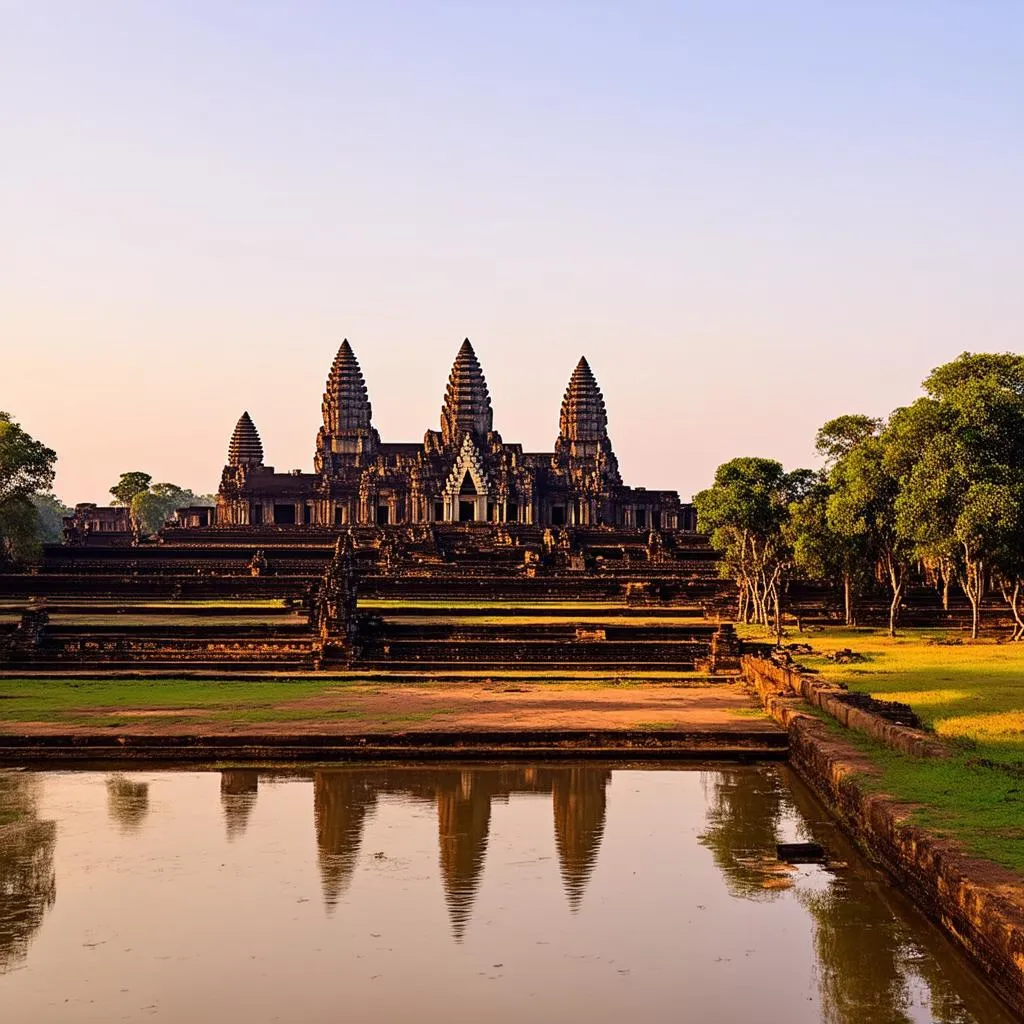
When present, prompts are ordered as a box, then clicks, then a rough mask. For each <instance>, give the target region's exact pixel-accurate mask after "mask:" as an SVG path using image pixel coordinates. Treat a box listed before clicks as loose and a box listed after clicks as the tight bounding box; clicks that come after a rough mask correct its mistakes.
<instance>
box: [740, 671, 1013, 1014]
mask: <svg viewBox="0 0 1024 1024" xmlns="http://www.w3.org/2000/svg"><path fill="white" fill-rule="evenodd" d="M743 672H744V676H745V678H746V679H747V681H748V682H749V683H750V684H751V686H753V688H754V690H755V691H756V692H757V694H758V696H759V697H760V699H761V701H762V703H763V704H764V706H765V708H766V710H767V711H768V713H769V714H770V715H771V716H772V717H773V718H774V719H775V721H777V722H778V723H779V724H780V725H782V726H784V727H785V728H786V730H787V732H788V733H789V746H790V762H791V763H792V764H793V766H794V767H795V768H796V770H797V771H798V772H799V773H800V775H801V776H802V777H803V778H804V779H805V781H807V782H808V783H809V784H810V785H811V787H812V788H813V789H814V790H815V792H816V793H817V794H818V795H819V797H821V798H822V799H823V800H824V801H825V803H826V804H827V805H828V806H829V807H830V808H831V809H832V810H833V811H834V812H835V813H836V815H837V816H838V817H839V818H840V820H841V821H842V822H843V824H844V825H845V826H846V828H847V830H848V831H849V832H850V833H851V834H852V835H853V836H854V838H855V839H856V840H857V841H858V843H859V844H860V845H861V846H862V847H863V848H864V849H865V850H866V851H867V852H868V854H869V855H870V856H872V857H873V858H874V859H875V860H876V861H877V862H878V863H880V864H881V865H882V866H883V867H884V868H885V869H886V870H887V871H888V872H889V873H890V874H891V875H892V876H893V877H894V878H895V879H896V880H897V881H898V882H899V884H900V885H901V886H902V887H903V889H904V890H905V891H906V892H908V893H909V894H910V895H911V896H912V897H913V898H914V900H915V901H916V903H917V904H918V906H919V907H921V908H922V910H924V911H925V913H927V914H928V916H929V917H931V918H932V919H933V920H934V921H935V922H936V923H937V924H939V925H940V926H941V927H942V928H943V930H944V931H945V932H946V933H947V935H949V936H950V937H951V938H952V939H953V940H954V941H955V942H956V943H957V944H958V945H959V946H960V947H961V948H962V949H964V950H965V951H966V953H967V954H968V955H969V956H970V958H971V959H972V960H973V961H974V962H975V964H976V965H977V966H978V967H979V968H980V970H981V971H982V973H983V974H984V975H985V977H986V978H987V979H988V981H989V983H990V984H991V985H992V987H993V988H994V989H995V990H996V991H997V992H998V993H999V995H1000V996H1001V997H1002V998H1003V999H1004V1000H1005V1001H1006V1002H1007V1003H1008V1004H1009V1005H1010V1006H1011V1007H1013V1009H1014V1010H1015V1011H1016V1012H1017V1013H1019V1014H1022V1015H1024V880H1022V879H1021V877H1020V876H1019V875H1018V874H1015V873H1014V872H1012V871H1009V870H1008V869H1004V868H1002V867H1000V866H999V865H996V864H993V863H991V862H989V861H983V860H979V859H976V858H973V857H969V856H967V855H966V854H965V853H964V852H963V850H962V849H961V848H960V847H959V846H958V845H957V844H956V843H953V842H951V841H948V840H944V839H940V838H938V837H937V836H935V835H933V834H931V833H929V832H928V831H926V830H925V829H922V828H920V827H918V826H916V825H913V824H911V822H910V817H911V814H912V812H913V809H914V808H913V807H912V806H911V805H908V804H905V803H901V802H900V801H897V800H895V799H893V798H892V797H889V796H886V795H885V794H882V793H878V792H872V791H871V788H872V787H871V786H870V782H868V784H867V785H866V784H865V783H866V781H867V780H870V779H872V777H874V778H875V779H877V778H878V769H877V768H876V767H875V765H874V764H873V763H872V762H871V760H870V759H869V758H868V757H867V756H866V755H864V754H862V753H860V752H859V751H858V750H857V749H855V748H854V747H852V746H851V745H850V744H848V743H845V742H843V740H842V738H841V737H837V736H836V735H835V733H834V730H832V729H830V728H829V726H828V725H827V724H826V723H825V722H823V721H821V720H820V719H819V718H817V717H816V716H815V715H814V714H812V713H811V712H810V711H809V710H808V705H810V706H812V707H814V708H817V709H820V710H821V711H824V712H826V713H827V714H829V715H831V716H832V717H834V718H835V719H836V720H837V721H839V722H841V723H842V724H843V725H845V726H846V727H847V728H850V729H853V730H856V731H857V732H860V733H862V734H864V735H867V736H870V737H871V738H872V739H875V740H877V741H878V742H880V743H883V744H885V745H886V746H888V747H890V748H892V749H894V750H898V751H899V752H900V753H903V754H905V755H907V756H911V757H946V756H949V752H948V750H947V748H946V747H945V746H944V744H942V742H941V741H939V740H938V739H936V738H935V737H933V736H930V735H929V734H927V733H924V732H922V731H920V730H917V729H911V728H907V727H906V726H903V725H896V724H893V723H892V722H889V721H886V720H885V719H884V718H883V717H881V716H880V715H877V714H873V713H871V712H869V711H865V710H863V709H860V708H856V707H850V706H849V705H848V704H846V703H844V702H843V700H842V699H841V697H842V694H843V692H844V691H842V690H841V689H840V688H839V687H835V686H830V685H828V684H825V683H822V682H821V681H819V680H816V679H814V678H813V677H812V676H809V675H807V674H804V673H801V672H800V671H798V670H797V669H795V668H790V667H786V666H780V665H776V664H774V663H772V662H770V661H767V660H765V659H763V658H757V657H750V656H747V657H745V658H744V659H743Z"/></svg>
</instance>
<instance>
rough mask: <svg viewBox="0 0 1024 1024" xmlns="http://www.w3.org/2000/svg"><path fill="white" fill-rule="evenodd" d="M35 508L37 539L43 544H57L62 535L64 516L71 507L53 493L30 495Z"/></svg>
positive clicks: (68, 513) (69, 513)
mask: <svg viewBox="0 0 1024 1024" xmlns="http://www.w3.org/2000/svg"><path fill="white" fill-rule="evenodd" d="M32 504H33V505H34V506H35V510H36V522H37V525H38V533H39V539H40V541H42V542H43V543H44V544H57V543H59V542H60V540H61V538H62V537H63V536H64V517H65V516H69V515H71V512H72V509H71V508H70V507H69V506H67V505H65V504H64V502H63V501H61V500H60V498H58V497H57V495H55V494H36V495H33V497H32Z"/></svg>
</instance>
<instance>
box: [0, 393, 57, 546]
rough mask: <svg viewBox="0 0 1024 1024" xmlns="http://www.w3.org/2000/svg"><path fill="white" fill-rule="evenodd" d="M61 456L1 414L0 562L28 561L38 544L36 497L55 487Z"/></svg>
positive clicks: (7, 416)
mask: <svg viewBox="0 0 1024 1024" xmlns="http://www.w3.org/2000/svg"><path fill="white" fill-rule="evenodd" d="M56 463H57V453H56V452H55V451H54V450H53V449H52V448H47V447H46V445H44V444H43V443H42V442H40V441H37V440H35V438H33V437H32V436H31V435H30V434H29V433H28V432H27V431H26V430H24V429H23V428H22V427H21V425H20V424H18V423H16V422H15V421H14V419H13V418H12V417H11V415H10V414H9V413H6V412H0V561H2V560H3V557H4V554H5V553H6V555H7V557H15V558H20V557H25V556H26V555H27V554H29V553H31V551H32V549H33V548H34V547H35V546H36V545H37V544H38V540H39V523H38V516H37V513H36V507H35V505H34V504H33V497H34V496H35V495H36V494H38V493H40V492H43V491H48V490H49V489H50V487H51V486H52V485H53V478H54V472H55V466H56Z"/></svg>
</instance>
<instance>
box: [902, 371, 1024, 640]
mask: <svg viewBox="0 0 1024 1024" xmlns="http://www.w3.org/2000/svg"><path fill="white" fill-rule="evenodd" d="M924 388H925V392H926V394H925V397H924V398H920V399H918V400H917V401H916V402H914V403H913V405H911V406H909V407H908V408H907V409H903V410H899V411H898V412H897V413H896V414H894V416H893V431H892V437H893V443H892V445H891V462H892V464H893V466H895V467H897V470H898V471H899V472H900V473H901V476H902V487H901V493H900V496H899V498H898V500H897V527H898V529H899V530H900V531H901V532H902V533H903V535H904V536H905V537H906V538H907V539H908V540H909V541H910V542H911V543H912V544H913V546H914V551H915V554H917V556H918V557H920V558H923V559H931V560H933V561H937V562H938V563H939V564H943V565H946V566H948V567H949V572H950V573H951V574H955V576H956V577H957V579H958V581H959V583H960V585H961V587H962V589H963V591H964V594H965V595H966V597H967V599H968V601H969V602H970V605H971V635H972V636H973V637H977V636H978V632H979V629H980V617H981V607H982V603H983V600H984V597H985V593H986V589H987V586H988V581H989V578H990V576H991V574H992V572H993V570H997V569H998V564H999V563H1000V562H1002V563H1003V564H1004V565H1005V564H1009V563H1010V562H1011V561H1012V559H1010V557H1009V555H1010V552H1011V549H1012V548H1013V547H1014V546H1015V545H1016V546H1020V545H1021V543H1024V538H1021V536H1020V534H1019V532H1016V524H1017V520H1018V508H1019V496H1020V494H1021V493H1022V488H1024V357H1022V356H1016V355H1012V354H1010V353H1007V354H1003V355H1000V354H971V353H967V352H965V353H964V354H963V355H961V356H960V357H959V358H957V359H955V360H954V361H953V362H951V363H947V364H945V365H944V366H940V367H938V368H937V369H936V370H934V371H933V372H932V373H931V375H930V376H929V377H928V378H927V380H925V382H924Z"/></svg>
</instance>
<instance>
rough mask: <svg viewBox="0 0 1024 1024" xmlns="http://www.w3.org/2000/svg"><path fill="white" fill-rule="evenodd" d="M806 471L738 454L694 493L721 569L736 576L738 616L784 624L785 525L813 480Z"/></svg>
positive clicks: (788, 552) (789, 557) (788, 558)
mask: <svg viewBox="0 0 1024 1024" xmlns="http://www.w3.org/2000/svg"><path fill="white" fill-rule="evenodd" d="M813 476H814V475H813V474H812V473H811V472H810V471H809V470H796V471H794V472H793V473H786V471H785V470H784V469H783V468H782V464H781V463H779V462H776V461H775V460H774V459H761V458H739V459H732V460H731V461H729V462H726V463H723V464H722V465H721V466H719V467H718V469H717V470H716V471H715V482H714V484H713V485H712V486H711V487H709V488H707V489H706V490H704V491H701V492H700V493H699V494H697V495H696V496H695V497H694V499H693V500H694V504H695V505H696V507H697V519H698V522H699V523H700V524H701V527H702V529H704V530H706V531H707V532H708V533H710V534H711V542H712V544H713V545H714V546H715V547H716V548H717V549H718V550H719V551H720V552H721V553H722V561H721V564H720V572H721V573H722V575H723V576H726V577H731V578H732V579H734V580H735V581H736V587H737V591H738V617H739V618H740V619H741V620H742V621H744V622H750V621H754V622H757V623H760V624H762V625H764V626H768V625H770V623H771V620H772V618H773V617H774V621H775V629H776V633H779V631H780V629H781V624H782V593H783V589H784V585H785V581H786V574H787V572H788V571H789V569H790V567H791V566H792V561H793V551H792V548H791V546H790V543H789V534H788V532H787V530H786V524H787V522H788V518H789V514H790V511H789V510H790V506H791V504H792V503H793V502H794V501H797V500H799V499H801V498H803V497H804V496H805V495H806V493H807V491H808V489H809V488H810V486H811V483H812V481H813Z"/></svg>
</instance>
